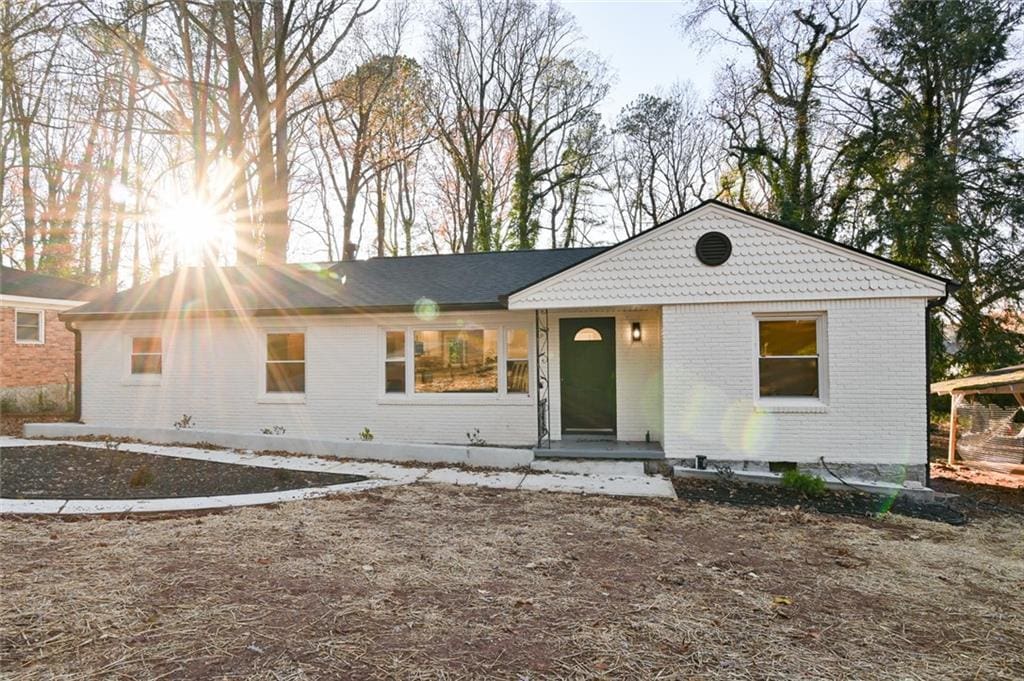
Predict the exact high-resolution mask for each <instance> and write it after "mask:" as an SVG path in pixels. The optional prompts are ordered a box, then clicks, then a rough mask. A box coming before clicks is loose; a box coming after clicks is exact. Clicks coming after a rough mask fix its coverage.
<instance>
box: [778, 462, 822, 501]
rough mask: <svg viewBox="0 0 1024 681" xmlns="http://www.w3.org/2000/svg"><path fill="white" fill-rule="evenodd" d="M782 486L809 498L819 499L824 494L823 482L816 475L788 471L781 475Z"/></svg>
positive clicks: (792, 470)
mask: <svg viewBox="0 0 1024 681" xmlns="http://www.w3.org/2000/svg"><path fill="white" fill-rule="evenodd" d="M782 486H783V487H785V488H786V489H790V490H793V491H794V492H800V493H801V494H805V495H807V496H809V497H820V496H821V495H822V494H824V493H825V481H824V480H822V479H821V478H819V477H818V476H817V475H811V474H809V473H801V472H800V471H798V470H796V469H795V468H794V469H790V470H788V471H786V472H785V473H783V474H782Z"/></svg>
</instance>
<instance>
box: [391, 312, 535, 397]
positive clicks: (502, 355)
mask: <svg viewBox="0 0 1024 681" xmlns="http://www.w3.org/2000/svg"><path fill="white" fill-rule="evenodd" d="M455 329H460V330H466V331H495V332H496V333H497V334H498V361H497V370H498V391H497V392H493V393H418V392H416V357H415V353H416V343H415V337H416V336H415V332H416V331H451V330H455ZM509 329H526V334H527V340H528V343H529V346H528V350H527V362H528V366H529V368H528V370H527V371H528V374H529V385H528V388H527V392H525V393H509V392H508V338H507V330H509ZM389 331H403V332H404V333H405V392H404V393H389V392H385V381H386V375H385V372H384V369H385V367H384V364H385V362H386V361H387V333H388V332H389ZM535 343H536V338H535V334H534V332H533V324H532V323H530V322H527V321H523V322H522V323H507V322H506V323H501V324H486V323H485V324H473V325H468V324H467V325H464V326H459V324H458V323H456V322H447V323H445V322H437V323H429V324H391V325H387V326H381V327H379V329H378V340H377V348H378V358H377V373H378V376H377V385H378V395H379V399H378V402H379V403H381V404H451V405H454V404H502V405H525V404H533V403H534V396H535V395H536V394H537V393H536V390H537V387H536V378H537V369H536V354H537V353H536V350H535Z"/></svg>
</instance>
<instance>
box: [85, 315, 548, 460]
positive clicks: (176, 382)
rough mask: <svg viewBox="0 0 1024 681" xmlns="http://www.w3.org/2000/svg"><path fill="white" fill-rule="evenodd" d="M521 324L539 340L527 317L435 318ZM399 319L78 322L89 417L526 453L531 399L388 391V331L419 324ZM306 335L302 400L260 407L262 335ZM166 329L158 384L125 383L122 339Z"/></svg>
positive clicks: (531, 432)
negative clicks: (185, 420) (390, 394)
mask: <svg viewBox="0 0 1024 681" xmlns="http://www.w3.org/2000/svg"><path fill="white" fill-rule="evenodd" d="M444 320H448V321H450V322H451V323H452V324H453V325H456V324H461V323H466V324H467V325H469V326H473V325H490V324H496V323H504V324H511V323H518V324H522V325H524V326H527V327H528V328H529V329H530V333H531V335H532V334H533V320H534V315H533V313H532V312H525V313H523V312H520V313H508V312H504V313H466V314H458V315H456V314H451V315H443V316H442V317H441V318H440V319H439V320H435V321H437V322H440V321H444ZM416 322H417V320H416V319H415V318H414V317H410V316H402V315H380V316H375V317H367V316H359V317H356V316H352V317H348V316H340V315H339V316H330V317H307V318H302V317H299V318H292V319H272V318H260V319H255V320H253V319H245V320H239V319H217V320H212V321H181V320H167V321H165V322H162V323H161V322H159V321H154V322H148V321H127V322H125V321H111V322H86V323H83V324H82V351H83V355H82V367H83V371H82V418H83V420H84V421H85V423H87V424H94V425H128V426H131V425H138V426H149V427H158V428H159V427H162V428H167V427H170V426H171V425H172V424H173V423H174V422H175V421H176V420H178V419H180V418H181V416H182V415H183V414H189V415H191V416H192V417H193V418H194V419H195V422H196V427H197V428H200V429H219V430H231V431H237V432H243V433H258V432H259V430H260V429H261V428H269V427H272V426H275V425H278V426H283V427H284V428H286V429H287V434H288V435H296V436H306V437H321V438H331V437H340V438H356V437H358V435H359V432H360V431H361V430H362V429H363V428H364V427H368V428H369V429H370V430H371V431H372V432H373V433H374V436H375V438H376V439H377V440H384V441H389V440H390V441H396V440H398V441H411V442H446V443H457V444H465V443H466V442H467V438H466V432H467V431H472V430H473V429H475V428H479V429H480V437H482V438H483V439H485V440H486V441H487V442H489V443H493V444H513V445H528V444H532V443H534V442H535V441H536V437H537V435H536V434H537V420H536V419H537V409H536V402H535V397H534V396H533V395H530V396H528V397H526V396H517V397H516V398H513V399H511V400H505V401H499V400H498V399H497V398H493V397H490V396H481V395H467V396H461V395H448V396H445V397H446V398H447V399H446V404H438V403H436V402H435V403H427V402H424V401H416V400H415V399H411V400H409V401H408V402H406V403H400V402H397V401H396V400H395V399H394V398H391V399H385V397H384V394H383V374H382V362H383V359H382V355H383V346H382V340H381V328H382V327H388V326H399V325H404V324H415V323H416ZM267 328H280V329H294V330H300V329H305V332H306V401H305V403H304V404H272V403H271V404H268V403H262V402H260V401H258V393H259V376H260V372H262V371H263V367H262V366H261V364H260V362H261V354H260V344H261V343H262V333H261V332H262V330H264V329H267ZM133 333H134V334H137V335H146V334H150V333H153V334H156V333H160V334H161V335H162V336H163V338H164V373H163V376H162V383H161V384H160V385H131V384H126V382H125V381H124V377H125V374H126V365H125V361H126V360H125V352H126V347H127V346H126V343H125V337H126V336H127V335H130V334H133Z"/></svg>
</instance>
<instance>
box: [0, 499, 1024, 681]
mask: <svg viewBox="0 0 1024 681" xmlns="http://www.w3.org/2000/svg"><path fill="white" fill-rule="evenodd" d="M1022 537H1024V522H1022V521H1021V519H1020V517H1019V516H996V517H989V518H984V519H981V520H978V521H975V522H972V523H971V524H969V525H967V526H963V527H952V526H949V525H945V524H941V523H934V522H928V521H922V520H912V519H907V518H901V517H885V518H882V519H879V520H868V519H862V520H857V519H851V518H846V517H837V516H826V515H819V514H816V513H807V512H804V511H801V510H794V509H773V508H759V509H744V508H737V507H732V506H725V505H717V504H710V503H705V502H689V501H668V500H658V501H650V500H624V499H610V498H598V497H582V496H573V495H565V494H543V493H527V492H494V491H487V490H473V489H464V488H450V487H441V486H426V485H414V486H409V487H397V488H389V489H384V490H377V491H374V492H369V493H363V494H360V495H353V496H342V497H336V498H333V499H325V500H319V501H310V502H297V503H288V504H282V505H280V506H277V507H272V508H248V509H237V510H231V511H228V512H224V513H221V514H217V515H205V516H201V517H196V516H193V517H170V518H162V519H153V520H123V519H119V520H109V519H107V520H95V519H94V520H80V521H76V522H67V521H60V520H51V519H40V518H35V519H12V518H6V519H3V520H0V542H2V543H0V551H2V554H0V555H2V556H3V571H2V581H0V594H2V607H0V641H2V648H0V652H2V666H0V674H2V675H4V676H5V677H6V678H10V679H22V678H52V677H54V676H57V677H61V678H97V677H102V678H125V679H140V678H157V677H163V678H257V679H308V678H354V679H366V678H401V679H419V678H442V679H453V678H531V679H534V678H629V679H653V678H678V679H692V678H701V679H717V678H727V679H747V678H757V679H765V678H777V679H805V678H828V679H874V678H902V679H937V678H948V679H965V678H984V679H1000V678H1001V679H1019V678H1022V677H1024V647H1022V646H1021V641H1024V599H1022V598H1021V594H1022V593H1024V540H1022Z"/></svg>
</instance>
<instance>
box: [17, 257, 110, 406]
mask: <svg viewBox="0 0 1024 681" xmlns="http://www.w3.org/2000/svg"><path fill="white" fill-rule="evenodd" d="M95 292H96V289H94V288H93V287H91V286H87V285H85V284H81V283H79V282H76V281H70V280H68V279H61V278H59V277H51V276H47V275H45V274H37V273H35V272H25V271H23V270H18V269H14V268H13V267H0V411H4V412H13V411H16V412H22V413H39V412H44V411H66V410H70V409H71V407H72V406H73V402H74V386H75V336H74V334H73V333H71V332H70V331H68V330H67V328H66V327H65V326H64V322H62V321H60V319H58V318H57V315H58V314H60V313H61V312H63V311H65V310H69V309H71V308H74V307H77V306H79V305H81V304H83V303H85V302H88V301H89V300H91V299H92V298H93V296H94V294H95Z"/></svg>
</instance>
